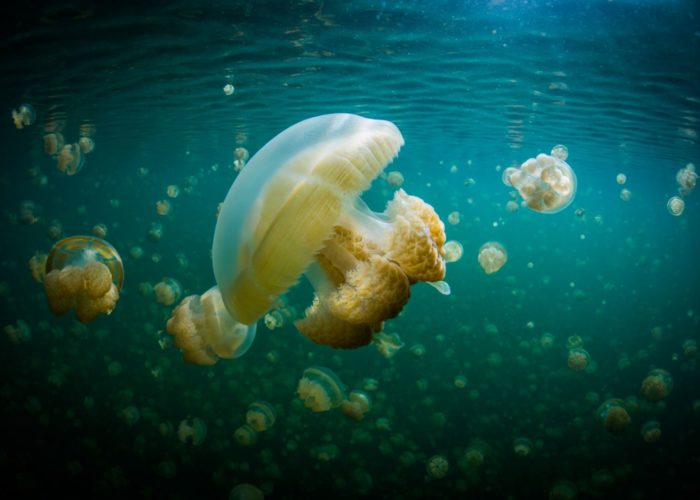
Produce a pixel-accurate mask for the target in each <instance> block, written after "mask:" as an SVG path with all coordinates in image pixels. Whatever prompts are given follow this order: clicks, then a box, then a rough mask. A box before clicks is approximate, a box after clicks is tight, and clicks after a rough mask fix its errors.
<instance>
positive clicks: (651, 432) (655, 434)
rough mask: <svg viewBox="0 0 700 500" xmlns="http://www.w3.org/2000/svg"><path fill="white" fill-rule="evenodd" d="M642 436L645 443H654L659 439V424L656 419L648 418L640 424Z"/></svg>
mask: <svg viewBox="0 0 700 500" xmlns="http://www.w3.org/2000/svg"><path fill="white" fill-rule="evenodd" d="M642 438H643V439H644V441H645V442H646V443H656V442H657V441H658V440H659V439H661V424H659V423H658V422H657V421H656V420H649V421H648V422H645V423H644V425H643V426H642Z"/></svg>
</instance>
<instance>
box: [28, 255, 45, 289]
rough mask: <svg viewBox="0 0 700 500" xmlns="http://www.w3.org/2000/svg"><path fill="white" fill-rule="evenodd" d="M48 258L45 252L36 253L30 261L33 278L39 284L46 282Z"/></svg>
mask: <svg viewBox="0 0 700 500" xmlns="http://www.w3.org/2000/svg"><path fill="white" fill-rule="evenodd" d="M47 257H48V256H47V255H46V254H45V253H43V252H36V253H35V254H34V255H32V257H31V259H29V271H30V272H31V273H32V278H34V281H36V282H37V283H41V282H42V281H44V276H46V258H47Z"/></svg>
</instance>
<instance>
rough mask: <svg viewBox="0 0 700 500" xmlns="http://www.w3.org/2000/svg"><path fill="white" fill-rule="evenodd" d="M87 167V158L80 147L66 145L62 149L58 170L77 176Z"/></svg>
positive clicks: (59, 155) (57, 165)
mask: <svg viewBox="0 0 700 500" xmlns="http://www.w3.org/2000/svg"><path fill="white" fill-rule="evenodd" d="M83 165H85V156H84V155H83V150H82V149H81V148H80V146H79V145H78V144H77V143H75V144H66V145H65V146H63V148H61V151H60V153H58V159H57V160H56V168H58V170H59V171H61V172H63V173H64V174H66V175H75V174H77V173H78V172H80V170H81V169H82V168H83Z"/></svg>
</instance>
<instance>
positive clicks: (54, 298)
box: [44, 236, 124, 323]
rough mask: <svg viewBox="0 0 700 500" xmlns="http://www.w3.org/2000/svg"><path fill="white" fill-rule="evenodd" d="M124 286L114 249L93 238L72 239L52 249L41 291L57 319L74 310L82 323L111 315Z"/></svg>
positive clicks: (122, 268)
mask: <svg viewBox="0 0 700 500" xmlns="http://www.w3.org/2000/svg"><path fill="white" fill-rule="evenodd" d="M123 282H124V267H123V265H122V260H121V257H120V256H119V253H118V252H117V251H116V249H115V248H114V247H113V246H112V245H110V244H109V243H107V242H106V241H105V240H101V239H99V238H95V237H93V236H71V237H69V238H65V239H62V240H60V241H58V242H56V244H55V245H54V246H53V248H52V249H51V251H50V252H49V255H48V257H47V258H46V276H44V291H45V292H46V298H47V299H48V302H49V308H50V309H51V312H52V313H54V314H55V315H57V316H61V315H63V314H66V313H67V312H68V311H69V310H71V309H75V316H76V318H77V319H78V321H80V322H82V323H89V322H91V321H93V320H94V319H95V318H96V317H97V316H98V315H99V314H111V312H112V311H113V310H114V308H115V307H116V305H117V301H118V300H119V290H121V287H122V284H123Z"/></svg>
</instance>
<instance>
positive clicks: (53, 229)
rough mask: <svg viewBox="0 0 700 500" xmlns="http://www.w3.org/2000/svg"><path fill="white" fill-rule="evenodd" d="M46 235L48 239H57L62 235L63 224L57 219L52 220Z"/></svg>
mask: <svg viewBox="0 0 700 500" xmlns="http://www.w3.org/2000/svg"><path fill="white" fill-rule="evenodd" d="M46 235H47V236H48V237H49V239H50V240H54V241H55V240H57V239H59V238H60V237H61V236H62V235H63V224H61V223H60V222H59V221H57V220H55V219H54V220H52V221H51V223H50V224H49V227H48V229H47V230H46Z"/></svg>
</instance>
